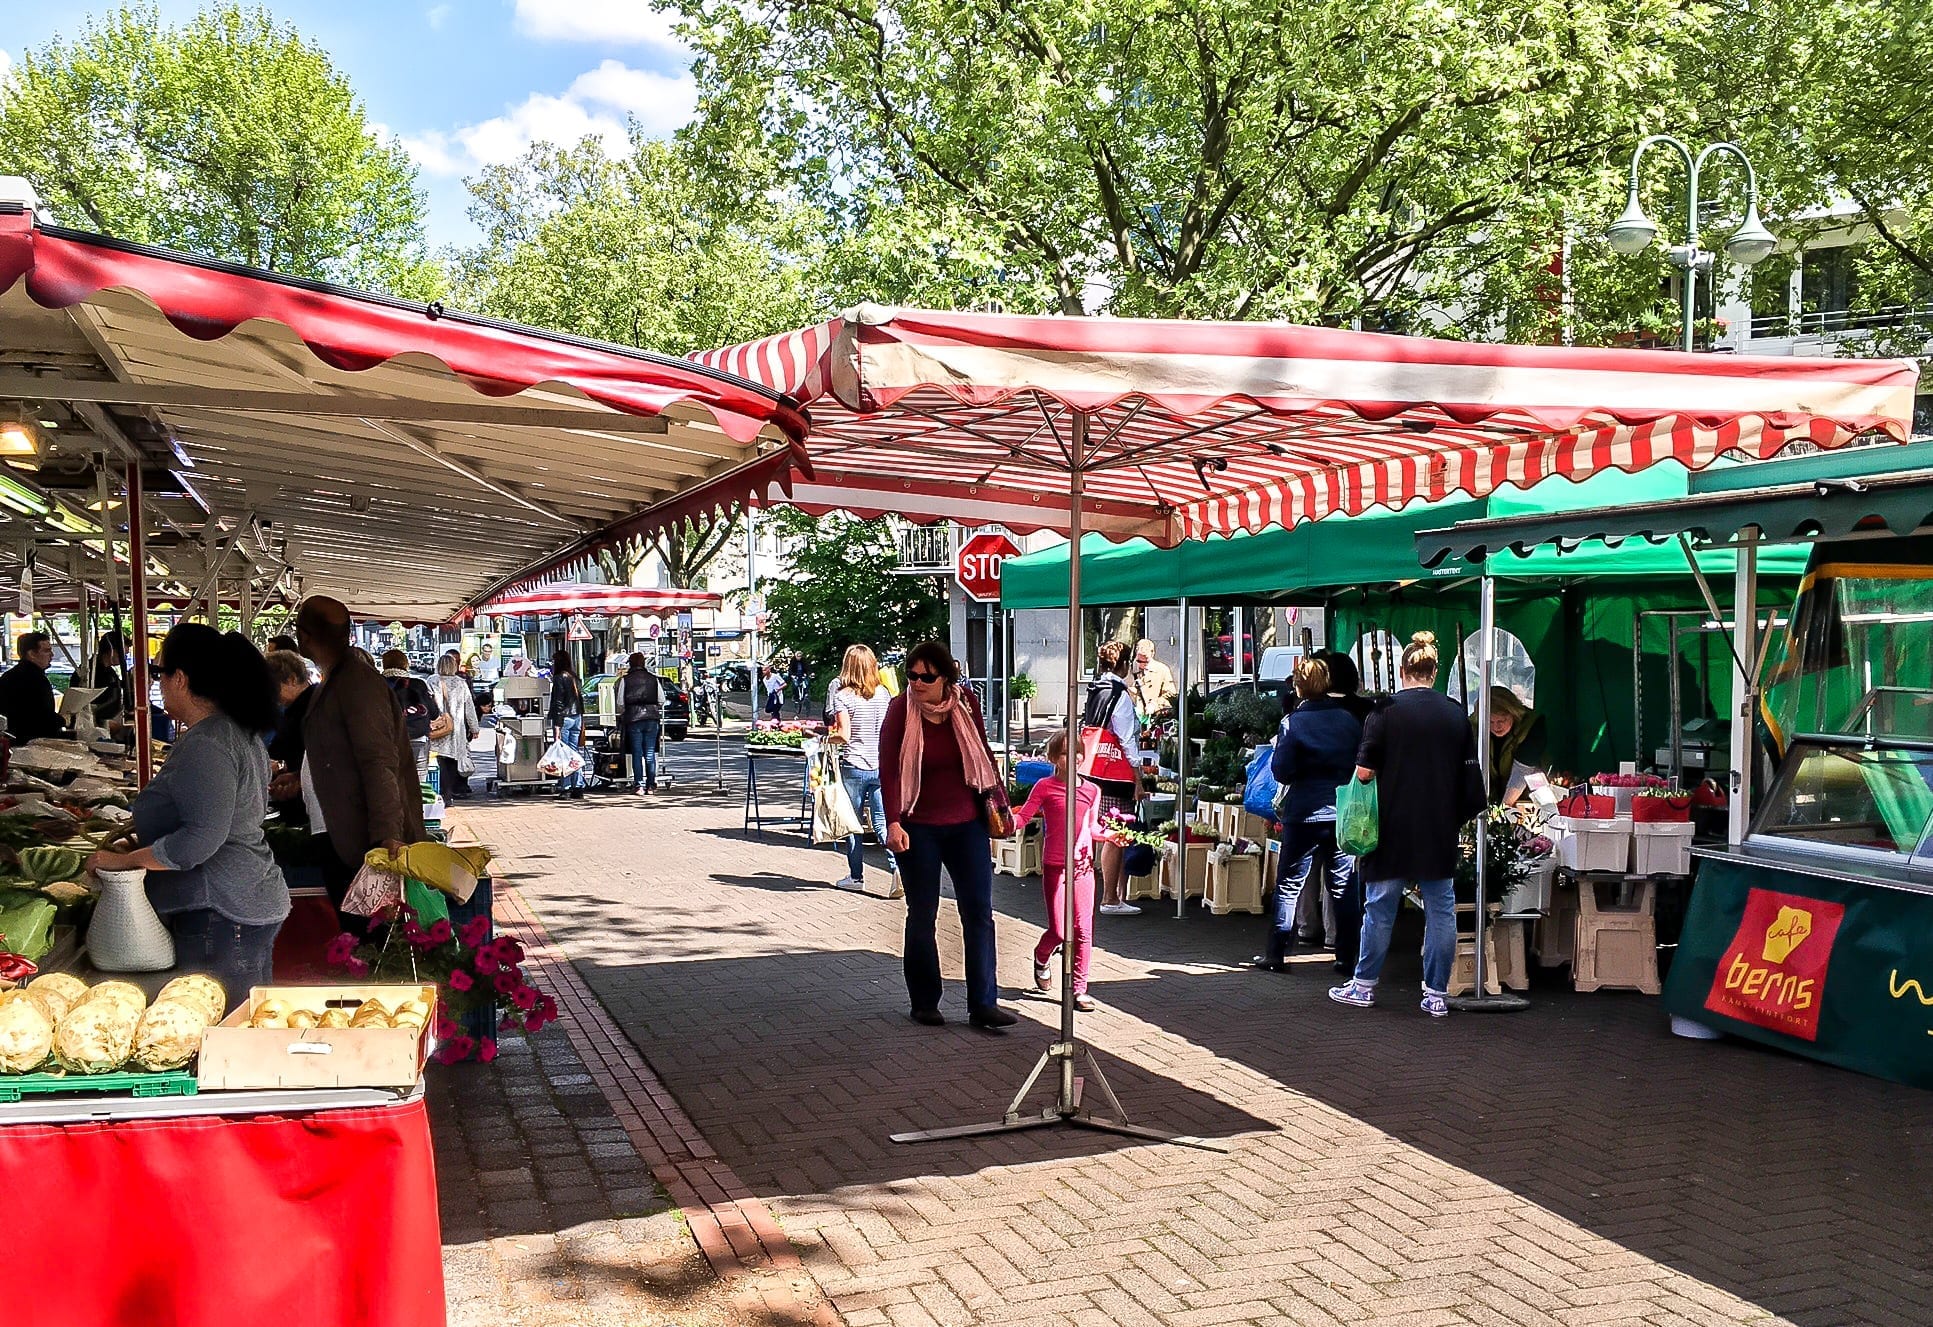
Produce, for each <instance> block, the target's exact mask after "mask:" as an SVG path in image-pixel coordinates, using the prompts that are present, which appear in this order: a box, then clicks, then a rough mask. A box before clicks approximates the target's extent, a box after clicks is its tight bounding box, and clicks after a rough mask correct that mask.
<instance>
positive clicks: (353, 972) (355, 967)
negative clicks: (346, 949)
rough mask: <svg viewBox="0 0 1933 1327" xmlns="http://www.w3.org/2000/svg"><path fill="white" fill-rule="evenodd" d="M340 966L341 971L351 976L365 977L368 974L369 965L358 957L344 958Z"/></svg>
mask: <svg viewBox="0 0 1933 1327" xmlns="http://www.w3.org/2000/svg"><path fill="white" fill-rule="evenodd" d="M342 968H343V971H345V972H347V973H348V974H349V975H350V976H352V977H367V976H368V975H369V965H368V964H367V963H365V962H363V961H362V960H361V959H359V958H348V959H344V960H343V962H342Z"/></svg>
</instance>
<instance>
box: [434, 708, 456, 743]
mask: <svg viewBox="0 0 1933 1327" xmlns="http://www.w3.org/2000/svg"><path fill="white" fill-rule="evenodd" d="M455 731H456V721H455V720H453V719H451V718H450V716H449V715H448V714H439V715H437V716H436V717H435V718H434V719H431V720H430V732H429V738H430V741H432V742H440V741H442V740H443V739H444V738H446V737H448V736H449V735H450V734H451V733H453V732H455Z"/></svg>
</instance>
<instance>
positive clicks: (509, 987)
mask: <svg viewBox="0 0 1933 1327" xmlns="http://www.w3.org/2000/svg"><path fill="white" fill-rule="evenodd" d="M491 985H493V986H495V987H496V988H497V994H498V995H508V994H510V992H512V991H514V990H516V989H517V974H516V973H514V972H499V973H498V974H497V975H496V977H495V978H494V979H493V980H492V982H491Z"/></svg>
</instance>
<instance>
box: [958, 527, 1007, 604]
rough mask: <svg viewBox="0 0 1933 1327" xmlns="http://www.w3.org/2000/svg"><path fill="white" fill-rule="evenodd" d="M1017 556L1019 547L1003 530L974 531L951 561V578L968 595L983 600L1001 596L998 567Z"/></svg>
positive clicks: (989, 600) (987, 600)
mask: <svg viewBox="0 0 1933 1327" xmlns="http://www.w3.org/2000/svg"><path fill="white" fill-rule="evenodd" d="M1019 556H1020V547H1019V545H1017V544H1015V543H1014V541H1013V540H1011V539H1009V538H1007V536H1005V535H1003V534H977V535H975V536H973V538H971V539H969V540H967V541H966V542H965V543H964V544H961V545H960V552H959V555H958V556H957V557H956V558H955V559H954V562H953V578H954V579H955V580H957V581H959V582H960V589H961V590H962V591H964V592H965V594H966V597H967V598H969V599H973V600H977V601H978V602H980V603H983V604H991V603H998V602H999V600H1000V568H1001V566H1002V565H1003V564H1004V563H1005V562H1006V560H1007V559H1008V558H1015V557H1019Z"/></svg>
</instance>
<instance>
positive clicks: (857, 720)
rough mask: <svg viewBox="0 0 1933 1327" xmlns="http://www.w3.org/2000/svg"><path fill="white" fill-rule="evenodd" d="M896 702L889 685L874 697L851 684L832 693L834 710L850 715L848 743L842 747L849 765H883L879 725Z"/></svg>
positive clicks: (846, 762) (866, 767) (874, 767)
mask: <svg viewBox="0 0 1933 1327" xmlns="http://www.w3.org/2000/svg"><path fill="white" fill-rule="evenodd" d="M892 703H893V698H892V697H891V696H889V695H887V694H886V688H885V687H880V688H879V689H878V690H876V691H874V692H873V696H872V699H871V700H867V699H866V698H865V697H864V696H862V695H860V694H859V693H858V692H857V691H853V690H851V689H850V688H847V687H840V688H839V689H838V690H837V691H835V692H833V693H832V708H833V710H834V711H835V712H836V713H839V714H843V715H845V716H846V744H845V745H844V746H842V747H840V748H839V758H840V760H841V761H842V762H843V763H844V765H845V767H846V768H847V769H867V770H876V769H878V768H879V729H880V725H881V724H883V723H885V722H886V707H887V706H888V705H890V704H892Z"/></svg>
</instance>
